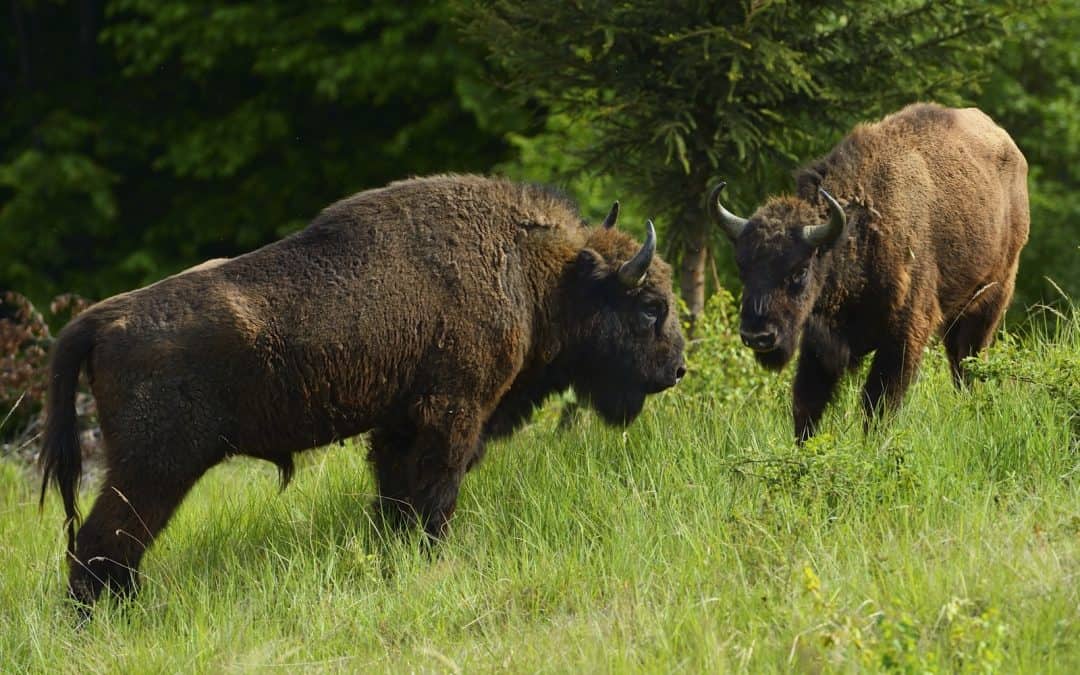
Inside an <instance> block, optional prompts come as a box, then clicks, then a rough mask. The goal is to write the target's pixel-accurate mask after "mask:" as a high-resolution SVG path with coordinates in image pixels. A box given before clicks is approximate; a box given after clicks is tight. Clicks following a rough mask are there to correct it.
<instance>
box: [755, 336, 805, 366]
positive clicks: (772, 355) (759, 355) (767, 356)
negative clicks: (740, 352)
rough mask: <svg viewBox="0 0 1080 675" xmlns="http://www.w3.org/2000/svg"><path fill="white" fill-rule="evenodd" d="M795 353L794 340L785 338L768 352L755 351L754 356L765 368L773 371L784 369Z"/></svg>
mask: <svg viewBox="0 0 1080 675" xmlns="http://www.w3.org/2000/svg"><path fill="white" fill-rule="evenodd" d="M794 354H795V344H794V340H791V341H788V340H785V341H783V342H781V343H780V345H779V346H778V347H777V348H776V349H773V350H772V351H768V352H754V358H755V359H757V362H758V364H760V365H761V367H762V368H764V369H765V370H771V371H773V372H779V371H781V370H783V369H784V366H786V365H787V364H788V362H789V361H791V357H792V356H793V355H794Z"/></svg>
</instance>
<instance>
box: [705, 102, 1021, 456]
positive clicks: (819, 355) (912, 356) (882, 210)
mask: <svg viewBox="0 0 1080 675" xmlns="http://www.w3.org/2000/svg"><path fill="white" fill-rule="evenodd" d="M796 184H797V190H796V195H795V196H782V197H773V198H771V199H769V200H768V201H767V202H766V203H765V205H764V206H762V207H761V208H759V209H758V210H757V211H756V212H755V213H754V215H753V217H751V218H750V219H744V218H740V217H738V216H735V215H734V214H732V213H730V212H729V211H727V210H726V209H724V207H723V206H721V205H720V202H719V195H720V190H721V189H723V187H724V184H723V183H721V184H720V185H719V186H717V188H716V189H715V190H714V191H713V193H712V195H711V196H710V197H709V205H710V208H711V209H712V213H713V215H714V217H715V219H716V220H717V222H718V223H719V224H720V225H722V226H723V228H724V230H725V232H726V233H727V234H728V236H729V237H730V238H731V240H732V242H733V243H734V246H735V261H736V264H737V265H738V270H739V277H740V278H741V280H742V282H743V297H742V314H741V327H740V332H741V334H742V339H743V342H744V343H746V345H747V346H749V347H750V348H752V349H753V350H754V351H755V352H756V356H757V360H758V361H759V362H760V363H761V364H762V365H763V366H765V367H767V368H772V369H780V368H783V367H784V365H786V364H787V362H788V361H789V360H790V359H791V357H792V355H793V353H794V351H795V346H796V343H797V342H799V338H800V335H801V342H799V344H800V349H799V363H798V369H797V371H796V374H795V384H794V390H793V398H794V401H793V406H792V408H793V414H794V419H795V435H796V437H797V438H798V439H799V440H800V441H803V440H806V439H807V438H809V437H810V436H811V435H812V434H813V433H814V428H815V426H816V425H817V424H818V422H819V420H820V419H821V415H822V413H823V411H824V410H825V407H826V405H827V404H828V402H829V400H830V399H831V398H832V395H833V391H834V390H835V388H836V384H837V382H838V381H839V379H840V377H841V375H842V374H843V373H844V372H845V371H846V370H849V369H853V368H855V367H857V366H858V365H859V363H860V362H861V360H862V358H863V357H864V356H866V355H867V354H869V353H870V352H874V360H873V364H872V366H871V368H870V375H869V377H868V378H867V381H866V385H865V387H864V390H863V394H864V396H863V403H864V407H865V410H866V413H867V421H868V422H869V420H870V419H872V417H873V415H874V414H875V413H877V411H878V410H879V408H882V407H884V408H892V407H895V406H896V405H897V404H898V403H899V402H900V401H901V399H902V398H903V395H904V392H905V391H906V390H907V388H908V386H909V385H910V384H911V382H912V380H913V379H914V377H915V374H916V372H917V371H918V368H919V362H920V361H921V360H922V355H923V349H924V348H925V347H926V345H927V343H928V342H929V341H930V339H931V337H933V336H934V335H935V334H937V335H940V336H941V338H942V340H943V341H944V343H945V350H946V352H947V353H948V357H949V363H950V364H951V367H952V373H953V377H954V380H955V381H956V383H957V385H958V386H959V385H961V384H962V381H963V366H962V360H963V359H964V358H965V357H967V356H971V355H973V354H976V353H978V352H979V351H980V350H981V349H983V348H984V347H985V346H986V345H987V344H988V343H989V341H990V339H991V336H992V334H993V331H994V328H995V327H996V326H997V324H998V321H999V320H1000V319H1001V316H1002V314H1003V313H1004V311H1005V308H1006V307H1007V306H1008V304H1009V300H1010V298H1011V297H1012V293H1013V283H1014V281H1015V279H1016V268H1017V264H1018V260H1019V256H1020V249H1021V248H1022V247H1023V246H1024V243H1025V242H1026V241H1027V237H1028V224H1029V217H1028V195H1027V162H1026V161H1025V160H1024V156H1023V155H1022V154H1021V153H1020V150H1018V149H1017V147H1016V144H1015V143H1013V141H1012V139H1011V138H1009V135H1008V134H1007V133H1005V132H1004V131H1003V130H1002V129H1000V128H999V127H998V126H996V125H995V124H994V122H993V121H992V120H991V119H990V118H989V117H987V116H986V115H985V114H983V113H982V112H980V111H979V110H976V109H974V108H967V109H963V110H954V109H948V108H943V107H941V106H938V105H933V104H915V105H910V106H908V107H906V108H904V109H903V110H901V111H900V112H898V113H895V114H893V115H890V116H888V117H886V118H885V119H883V120H881V121H880V122H877V123H874V124H864V125H860V126H858V127H856V128H855V130H854V131H853V132H852V133H851V134H850V135H849V136H847V137H846V138H845V139H844V140H842V141H841V142H840V143H839V145H837V146H836V147H835V148H834V149H833V150H832V152H830V153H829V154H828V155H827V156H825V157H824V158H822V159H820V160H818V161H816V162H814V163H812V164H811V165H810V166H808V167H806V168H804V169H802V170H800V171H799V172H797V173H796Z"/></svg>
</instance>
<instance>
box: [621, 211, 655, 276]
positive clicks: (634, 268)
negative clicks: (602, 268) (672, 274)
mask: <svg viewBox="0 0 1080 675" xmlns="http://www.w3.org/2000/svg"><path fill="white" fill-rule="evenodd" d="M645 230H646V232H645V243H644V244H642V245H641V248H640V249H639V250H638V252H637V253H635V254H634V257H633V258H630V259H629V260H627V261H626V262H624V263H623V264H622V267H620V268H619V281H621V282H622V283H623V285H624V286H629V287H631V288H634V287H636V286H640V285H641V283H642V282H643V281H645V273H646V272H648V271H649V265H651V264H652V259H653V255H655V254H656V228H654V227H653V223H652V221H651V220H647V221H645Z"/></svg>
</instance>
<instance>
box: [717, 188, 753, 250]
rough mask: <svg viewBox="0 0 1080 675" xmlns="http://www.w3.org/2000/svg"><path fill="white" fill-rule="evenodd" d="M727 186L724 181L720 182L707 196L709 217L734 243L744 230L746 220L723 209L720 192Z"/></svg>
mask: <svg viewBox="0 0 1080 675" xmlns="http://www.w3.org/2000/svg"><path fill="white" fill-rule="evenodd" d="M726 185H727V183H725V182H724V181H720V184H719V185H717V186H716V187H714V188H713V191H712V193H711V194H710V195H709V215H711V216H712V218H713V220H715V221H716V222H717V224H719V225H720V226H721V227H723V228H724V232H727V236H728V237H730V238H731V240H732V241H735V240H736V239H738V238H739V235H740V234H742V233H743V230H745V229H746V223H747V220H746V218H740V217H739V216H737V215H735V214H734V213H732V212H731V211H728V210H727V209H725V208H724V205H723V204H721V203H720V192H721V191H722V190H723V189H724V187H725V186H726Z"/></svg>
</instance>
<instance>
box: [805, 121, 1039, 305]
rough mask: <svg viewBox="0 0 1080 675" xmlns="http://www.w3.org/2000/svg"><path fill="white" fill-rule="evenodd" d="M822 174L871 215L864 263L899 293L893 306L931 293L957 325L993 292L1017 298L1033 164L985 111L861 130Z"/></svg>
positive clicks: (847, 140) (839, 148)
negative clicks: (1001, 289)
mask: <svg viewBox="0 0 1080 675" xmlns="http://www.w3.org/2000/svg"><path fill="white" fill-rule="evenodd" d="M822 169H823V172H824V173H825V174H826V179H825V185H826V187H827V188H828V189H835V190H836V191H837V192H839V193H840V194H845V195H850V196H851V197H853V198H855V199H856V200H858V201H861V202H863V203H865V204H868V205H869V206H870V207H872V211H871V213H873V214H875V216H874V218H873V219H871V220H870V221H869V223H868V224H867V225H866V226H865V227H867V228H868V229H869V233H868V234H867V241H868V242H869V243H870V245H869V246H868V249H869V250H868V251H866V252H865V254H866V255H867V256H869V257H870V258H871V259H872V261H873V263H872V264H873V266H874V267H875V268H876V269H877V270H878V275H879V276H881V277H882V278H883V279H887V280H888V281H889V283H890V284H891V285H892V286H893V287H894V290H895V296H896V297H895V298H891V300H892V302H891V303H890V304H891V305H892V306H900V305H903V304H906V303H909V302H911V301H912V298H911V296H912V295H913V294H915V295H917V294H919V293H921V292H923V291H924V290H925V291H926V292H930V293H933V294H935V295H936V296H937V301H938V305H939V307H936V308H933V309H934V311H935V313H937V312H938V311H939V312H940V316H942V317H944V318H948V317H950V316H954V315H955V314H956V313H957V312H959V311H961V310H962V308H963V306H964V305H965V303H967V302H968V301H970V299H971V298H972V296H973V294H974V293H976V292H977V291H978V289H979V288H981V287H983V286H985V285H986V284H993V283H1005V282H1007V283H1008V285H1009V287H1010V288H1011V284H1012V279H1013V278H1014V277H1015V274H1016V264H1017V259H1018V256H1019V252H1020V249H1021V248H1022V247H1023V245H1024V243H1025V242H1026V241H1027V236H1028V226H1029V218H1028V199H1027V187H1026V182H1027V162H1026V161H1025V159H1024V156H1023V155H1022V154H1021V152H1020V150H1019V149H1018V148H1017V147H1016V144H1015V143H1014V142H1013V141H1012V139H1011V138H1010V137H1009V135H1008V134H1007V133H1006V132H1005V131H1004V130H1002V129H1001V128H1000V127H998V126H997V125H996V124H995V123H994V122H993V120H991V119H990V118H989V117H988V116H987V115H986V114H984V113H983V112H982V111H980V110H977V109H975V108H966V109H951V108H944V107H941V106H938V105H934V104H914V105H910V106H908V107H906V108H904V109H903V110H901V111H899V112H897V113H895V114H893V115H890V116H888V117H886V118H884V119H883V120H881V121H880V122H877V123H873V124H865V125H860V126H859V127H857V128H856V129H855V131H853V132H852V134H851V135H849V136H848V137H847V138H845V139H844V141H842V142H841V143H840V144H839V145H838V146H837V148H836V149H835V150H834V151H833V153H831V154H830V156H829V157H827V158H826V159H825V160H824V162H823V163H822ZM926 309H930V308H926Z"/></svg>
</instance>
